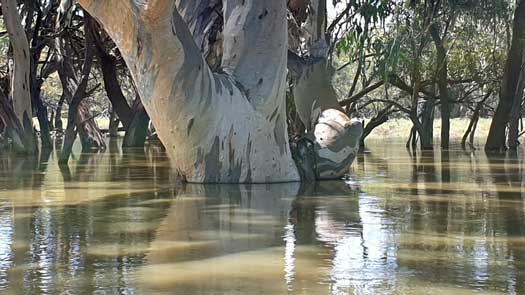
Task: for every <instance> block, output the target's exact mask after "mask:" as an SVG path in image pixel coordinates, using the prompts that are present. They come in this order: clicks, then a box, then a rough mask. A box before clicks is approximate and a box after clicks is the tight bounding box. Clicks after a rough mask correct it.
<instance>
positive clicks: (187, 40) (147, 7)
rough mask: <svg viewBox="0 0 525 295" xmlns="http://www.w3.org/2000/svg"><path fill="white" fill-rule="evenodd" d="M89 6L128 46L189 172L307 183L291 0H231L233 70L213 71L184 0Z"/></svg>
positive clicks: (154, 114)
mask: <svg viewBox="0 0 525 295" xmlns="http://www.w3.org/2000/svg"><path fill="white" fill-rule="evenodd" d="M79 2H80V4H81V5H82V6H83V7H84V8H85V9H86V10H88V11H89V12H90V13H91V14H92V15H93V16H95V17H96V18H97V19H98V20H99V22H100V23H101V24H102V25H103V26H104V28H105V30H106V31H107V32H108V34H109V35H110V36H111V37H112V39H113V40H114V41H115V43H116V44H117V46H118V47H119V49H120V52H121V54H122V56H123V57H124V59H125V60H126V63H127V65H128V67H129V68H130V71H131V73H132V75H133V78H134V81H135V83H136V84H137V88H138V91H139V94H140V96H141V98H142V101H143V104H144V107H145V108H146V110H147V111H148V114H149V115H150V117H151V120H152V122H153V124H154V125H155V127H156V129H157V132H158V135H159V138H160V139H161V140H162V142H163V143H164V146H165V147H166V149H167V151H168V153H169V155H170V157H171V163H172V165H173V166H174V168H175V169H177V171H178V172H179V174H180V176H181V177H182V178H184V179H186V180H187V181H190V182H223V183H225V182H235V183H237V182H280V181H297V180H299V174H298V171H297V168H296V167H295V164H294V162H293V160H292V157H291V152H290V148H289V144H288V134H287V128H286V113H285V107H284V106H285V100H284V98H285V90H286V52H287V42H286V40H287V32H286V30H283V28H286V3H285V2H284V1H280V0H269V1H258V0H244V1H240V0H239V1H234V0H231V1H224V55H223V58H222V61H221V64H222V67H223V73H213V72H212V71H211V69H210V67H209V66H208V64H207V62H206V61H205V59H204V58H203V56H202V54H201V51H200V48H199V47H198V46H197V44H196V43H195V41H194V40H193V36H192V35H191V33H190V31H189V29H188V26H187V25H186V23H185V22H184V20H183V19H182V17H181V14H180V13H179V11H178V10H177V9H175V1H161V0H157V1H130V0H114V1H94V0H81V1H79ZM115 11H118V12H119V13H118V14H116V13H115Z"/></svg>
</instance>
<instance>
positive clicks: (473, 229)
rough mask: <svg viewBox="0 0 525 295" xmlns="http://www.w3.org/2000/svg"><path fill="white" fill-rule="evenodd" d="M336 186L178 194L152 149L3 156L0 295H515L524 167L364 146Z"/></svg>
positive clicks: (522, 239) (523, 252) (523, 243)
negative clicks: (64, 161) (63, 159)
mask: <svg viewBox="0 0 525 295" xmlns="http://www.w3.org/2000/svg"><path fill="white" fill-rule="evenodd" d="M370 147H371V151H372V152H369V153H366V154H361V155H359V156H358V158H357V163H356V164H355V165H354V167H353V168H352V171H351V173H350V175H349V177H348V179H347V180H346V182H345V181H333V182H322V183H306V184H305V183H303V184H299V183H289V184H272V185H191V184H186V185H182V184H176V183H175V182H174V181H173V180H172V177H171V173H170V168H169V164H168V160H167V158H166V156H165V155H164V154H163V153H162V152H160V151H158V150H156V149H154V148H147V149H143V150H127V151H126V152H125V153H122V150H121V149H120V143H119V142H118V141H110V142H109V144H108V149H109V152H107V153H103V154H78V153H77V154H76V157H74V160H73V161H71V163H70V165H69V166H59V165H58V164H57V162H56V158H57V157H56V152H55V151H48V152H43V153H40V154H39V155H38V157H35V158H16V157H13V156H9V155H5V156H2V157H0V173H1V174H0V184H1V185H2V186H1V190H0V291H2V292H3V293H2V294H4V293H5V294H20V293H22V294H58V293H64V292H66V290H67V292H69V293H74V294H92V293H126V294H252V293H258V294H283V293H291V294H295V293H298V294H304V293H308V294H327V293H329V294H478V293H486V294H525V289H524V283H523V282H524V281H525V220H524V218H525V216H524V215H525V213H524V210H525V209H524V208H525V202H524V200H523V192H524V188H523V167H524V166H523V156H522V155H518V154H514V155H508V156H506V157H488V156H485V155H483V154H465V153H464V152H461V151H455V150H451V151H433V152H423V153H416V154H408V153H407V152H406V150H405V149H404V146H403V144H402V143H401V142H400V143H399V144H398V143H394V144H390V145H388V147H385V146H384V145H382V144H378V145H373V144H372V145H371V146H370Z"/></svg>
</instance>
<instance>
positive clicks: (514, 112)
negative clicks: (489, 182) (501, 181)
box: [507, 48, 525, 150]
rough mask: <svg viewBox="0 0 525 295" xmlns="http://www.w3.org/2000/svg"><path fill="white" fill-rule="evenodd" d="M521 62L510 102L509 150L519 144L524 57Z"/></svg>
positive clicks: (523, 85)
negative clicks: (514, 92)
mask: <svg viewBox="0 0 525 295" xmlns="http://www.w3.org/2000/svg"><path fill="white" fill-rule="evenodd" d="M524 49H525V48H524ZM522 62H523V64H522V68H521V71H520V76H519V79H518V85H517V86H516V94H515V95H514V101H513V103H512V108H511V111H510V118H509V135H508V139H507V145H508V147H509V149H511V150H516V149H518V146H519V140H518V137H519V133H520V130H519V129H520V117H521V108H522V103H523V93H524V88H525V68H524V66H525V58H524V59H523V61H522Z"/></svg>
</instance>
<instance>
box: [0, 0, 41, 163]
mask: <svg viewBox="0 0 525 295" xmlns="http://www.w3.org/2000/svg"><path fill="white" fill-rule="evenodd" d="M0 3H1V4H2V13H3V16H4V23H5V26H6V28H7V32H8V34H9V41H10V42H11V46H12V48H13V67H14V69H13V72H12V76H11V77H10V91H9V96H10V98H11V101H12V102H13V110H14V113H15V115H16V118H17V120H18V121H19V122H20V130H19V131H17V133H20V136H21V137H22V138H21V140H22V142H23V149H22V148H21V147H22V146H20V149H18V148H17V149H16V151H18V152H23V153H34V152H35V151H36V150H37V144H36V139H35V136H34V134H33V121H32V118H33V109H32V106H31V88H30V87H31V85H30V79H31V77H30V69H31V59H30V52H29V43H28V41H27V37H26V34H25V30H24V27H23V26H22V22H21V19H20V15H19V14H18V9H17V2H16V1H10V0H1V1H0Z"/></svg>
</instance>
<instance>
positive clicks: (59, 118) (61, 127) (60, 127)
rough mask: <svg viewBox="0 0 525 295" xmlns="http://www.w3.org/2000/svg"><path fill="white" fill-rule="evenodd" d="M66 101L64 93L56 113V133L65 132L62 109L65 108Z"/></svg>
mask: <svg viewBox="0 0 525 295" xmlns="http://www.w3.org/2000/svg"><path fill="white" fill-rule="evenodd" d="M61 80H62V79H61ZM63 86H64V83H62V87H63ZM65 91H66V90H63V92H65ZM65 99H66V94H65V93H62V95H61V96H60V100H59V101H58V106H57V109H56V111H55V129H56V131H59V132H62V131H64V124H63V122H62V107H63V106H64V100H65Z"/></svg>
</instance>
